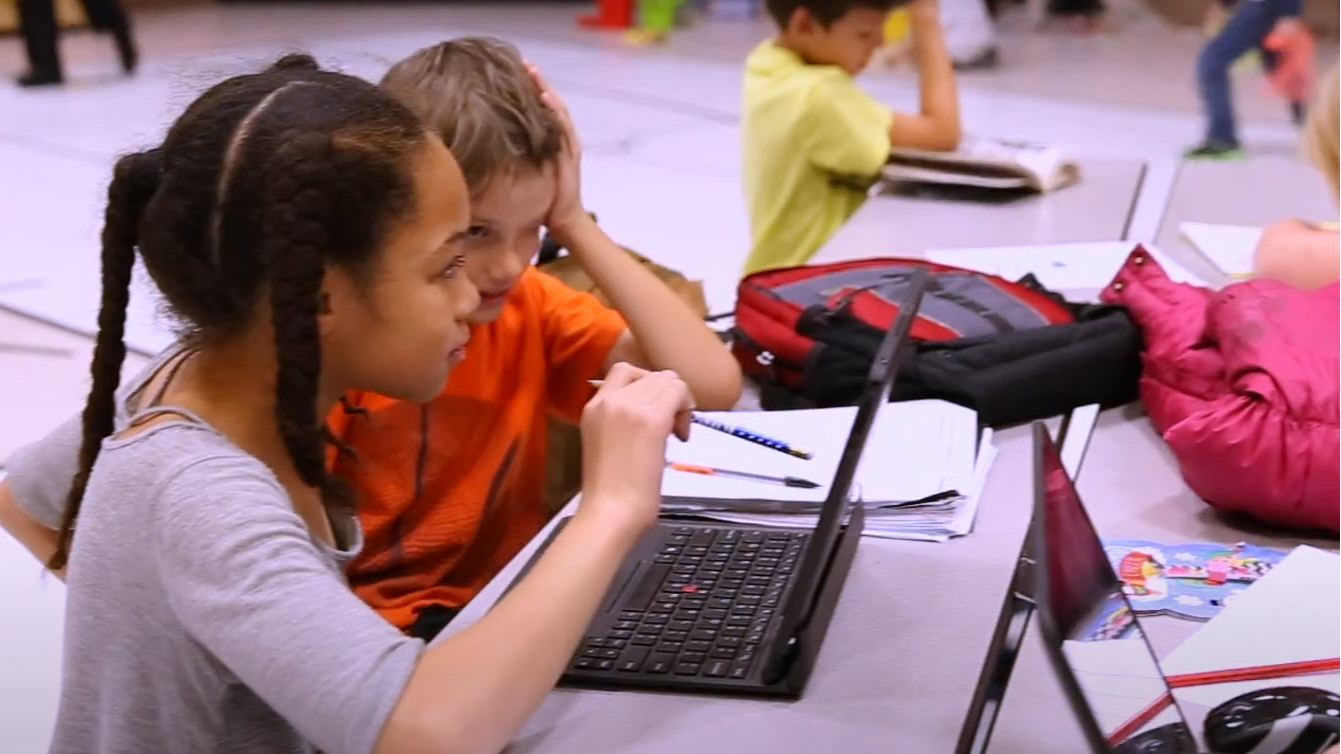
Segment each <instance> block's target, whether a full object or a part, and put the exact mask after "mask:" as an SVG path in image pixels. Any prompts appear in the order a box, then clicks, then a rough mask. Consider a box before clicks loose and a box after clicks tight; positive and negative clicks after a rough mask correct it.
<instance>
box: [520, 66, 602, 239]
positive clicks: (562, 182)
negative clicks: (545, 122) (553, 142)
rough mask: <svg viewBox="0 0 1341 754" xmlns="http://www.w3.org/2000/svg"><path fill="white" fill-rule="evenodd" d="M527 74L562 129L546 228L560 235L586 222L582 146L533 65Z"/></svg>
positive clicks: (569, 119)
mask: <svg viewBox="0 0 1341 754" xmlns="http://www.w3.org/2000/svg"><path fill="white" fill-rule="evenodd" d="M526 71H527V73H530V74H531V79H532V80H534V81H535V85H536V86H537V87H539V89H540V99H541V100H542V101H543V102H544V103H545V104H546V105H547V106H548V107H549V108H550V109H551V110H553V111H554V114H555V115H557V116H558V117H559V123H560V124H562V126H563V152H562V153H560V155H559V160H558V163H557V164H556V165H555V170H554V178H555V181H556V182H557V184H558V186H557V188H556V190H555V192H554V204H553V205H552V206H551V207H550V209H549V217H547V218H545V225H546V226H548V227H549V229H550V231H551V232H557V233H559V234H562V232H563V229H564V228H566V227H569V226H571V225H572V224H573V223H574V222H579V221H582V220H586V219H588V215H587V211H586V210H585V209H583V208H582V178H581V165H582V142H580V141H579V140H578V138H577V129H576V128H575V127H574V126H573V117H572V115H571V114H569V112H568V105H566V104H564V101H563V98H561V97H560V96H559V94H558V93H557V92H555V91H554V88H553V87H551V86H550V85H549V82H547V81H545V77H544V76H542V75H540V69H539V68H537V67H535V65H534V64H531V63H527V64H526Z"/></svg>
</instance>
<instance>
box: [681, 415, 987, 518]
mask: <svg viewBox="0 0 1341 754" xmlns="http://www.w3.org/2000/svg"><path fill="white" fill-rule="evenodd" d="M856 412H857V409H856V408H855V407H844V408H829V409H814V410H808V411H766V412H733V413H721V414H706V415H705V416H707V417H709V418H712V419H715V420H717V421H720V422H723V423H726V424H731V425H735V426H739V427H742V428H745V429H748V430H750V431H751V432H754V433H756V434H760V435H765V436H768V437H771V438H774V439H777V440H781V441H784V442H787V443H789V444H792V445H797V446H803V447H805V448H806V449H807V450H809V451H810V452H812V453H813V454H814V457H813V458H812V459H810V460H804V459H801V458H796V457H793V456H789V455H786V454H784V453H781V452H778V451H776V450H772V449H770V448H766V447H763V446H760V445H755V444H753V443H749V442H746V441H744V440H741V439H738V438H736V437H732V436H730V435H726V434H723V433H720V432H716V431H714V430H711V429H707V428H705V427H699V426H696V427H694V432H693V436H692V438H691V439H690V441H689V442H688V443H685V444H682V445H677V444H676V443H672V444H671V447H670V448H669V449H668V450H667V453H666V457H667V459H668V460H670V461H674V462H680V463H688V464H694V465H700V466H712V467H716V468H721V469H727V470H732V471H746V472H750V473H755V474H767V475H770V476H777V477H786V476H792V477H798V478H801V479H807V480H810V481H813V482H816V483H818V484H819V485H820V486H819V487H818V488H817V489H797V488H791V487H784V486H781V485H776V484H770V483H766V482H755V481H748V480H738V479H731V478H727V477H722V476H702V475H698V474H689V473H683V472H676V471H667V472H666V476H665V481H664V482H663V485H662V493H663V496H664V497H665V498H666V499H665V502H664V503H663V507H664V508H665V510H666V511H668V512H684V513H697V514H700V515H703V516H707V517H711V518H715V519H718V520H724V521H734V522H740V523H749V524H755V523H757V524H760V525H768V526H788V527H795V528H812V527H814V525H815V522H816V520H817V511H818V510H819V507H820V505H821V504H822V503H823V502H824V500H825V499H826V498H827V497H828V493H829V487H830V485H831V483H832V481H833V478H834V474H835V472H836V471H837V468H838V462H839V460H840V458H841V457H842V455H843V450H844V447H845V445H846V443H847V438H848V434H849V433H850V431H851V429H852V422H853V419H854V418H855V417H856ZM995 455H996V451H995V448H993V447H992V445H991V432H990V431H985V432H983V433H982V437H981V438H980V437H979V432H978V417H977V414H976V413H975V412H974V411H972V410H970V409H966V408H963V407H961V406H956V405H954V404H951V403H947V402H945V401H911V402H904V403H891V404H888V405H886V406H884V407H882V408H881V411H880V414H879V415H878V417H877V418H876V421H875V424H874V426H873V427H872V428H871V432H870V436H869V438H868V440H867V443H866V447H865V452H864V453H863V455H862V462H861V465H860V467H859V469H858V472H857V477H856V483H855V484H854V486H853V489H852V492H851V496H852V498H853V499H858V500H861V501H862V503H863V504H864V506H865V507H866V511H867V518H866V531H865V533H866V534H868V535H871V536H879V537H889V538H902V539H925V540H934V541H944V540H946V539H949V538H950V537H955V536H962V535H964V534H967V533H968V532H970V531H971V530H972V529H973V520H974V518H975V516H976V513H977V505H978V497H979V493H980V491H981V488H982V484H983V482H984V481H985V479H986V475H987V470H988V469H989V468H990V466H991V462H992V460H993V459H994V458H995ZM778 502H781V503H785V505H779V504H778ZM779 509H781V510H783V511H786V512H784V513H776V512H775V511H777V510H779Z"/></svg>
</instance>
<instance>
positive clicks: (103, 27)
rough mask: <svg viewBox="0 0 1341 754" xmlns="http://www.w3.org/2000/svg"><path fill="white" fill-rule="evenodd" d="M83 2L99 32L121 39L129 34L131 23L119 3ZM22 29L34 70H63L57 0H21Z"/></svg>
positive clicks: (90, 20)
mask: <svg viewBox="0 0 1341 754" xmlns="http://www.w3.org/2000/svg"><path fill="white" fill-rule="evenodd" d="M80 3H81V4H82V5H83V6H84V13H85V15H87V16H88V22H89V25H90V26H92V27H93V29H94V30H95V31H106V32H111V33H113V34H116V35H117V36H118V37H121V36H123V35H126V34H128V29H129V22H128V21H127V19H126V11H125V10H124V9H123V8H122V7H121V3H120V2H119V0H80ZM19 27H20V28H21V29H22V30H23V44H24V47H25V48H26V49H27V51H28V64H29V65H30V66H32V68H33V70H40V71H59V70H60V68H61V59H60V52H59V50H57V48H56V6H55V0H19Z"/></svg>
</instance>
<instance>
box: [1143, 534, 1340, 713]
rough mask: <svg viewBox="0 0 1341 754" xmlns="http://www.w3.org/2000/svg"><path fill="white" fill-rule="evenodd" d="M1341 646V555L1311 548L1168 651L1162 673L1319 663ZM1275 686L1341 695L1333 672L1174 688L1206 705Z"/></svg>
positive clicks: (1298, 551)
mask: <svg viewBox="0 0 1341 754" xmlns="http://www.w3.org/2000/svg"><path fill="white" fill-rule="evenodd" d="M1338 644H1341V558H1338V556H1337V554H1336V553H1334V552H1327V551H1326V550H1319V549H1317V548H1316V547H1308V546H1303V547H1296V548H1295V549H1294V551H1293V552H1291V553H1290V554H1289V555H1288V556H1286V557H1285V559H1284V560H1282V561H1281V562H1280V565H1277V566H1276V567H1275V568H1273V569H1271V571H1270V572H1269V573H1268V574H1267V575H1265V576H1263V577H1262V578H1261V579H1259V580H1258V581H1257V582H1256V583H1254V584H1253V585H1252V586H1251V587H1249V588H1247V589H1245V590H1244V591H1243V593H1242V594H1240V595H1238V596H1237V597H1236V598H1235V599H1234V601H1232V602H1231V603H1229V604H1228V605H1227V606H1225V608H1224V609H1223V610H1221V611H1220V613H1219V614H1218V615H1216V616H1215V617H1214V618H1212V619H1211V620H1210V622H1208V623H1207V624H1206V625H1205V626H1203V627H1202V628H1201V630H1199V631H1197V632H1196V633H1195V634H1193V635H1192V636H1190V637H1189V638H1188V639H1187V640H1186V641H1184V642H1183V643H1182V644H1181V645H1179V646H1178V648H1177V649H1175V650H1173V652H1171V653H1169V656H1168V657H1167V658H1165V659H1164V660H1163V662H1162V663H1161V665H1162V666H1163V668H1164V673H1165V675H1182V674H1184V673H1202V672H1207V671H1213V670H1229V669H1232V668H1244V667H1254V666H1258V665H1275V664H1278V663H1287V662H1305V661H1308V660H1323V659H1329V658H1332V657H1336V656H1337V648H1338ZM1273 686H1312V687H1316V688H1322V689H1328V690H1330V691H1332V692H1333V693H1337V692H1338V691H1341V676H1339V675H1338V674H1337V673H1336V672H1330V673H1321V674H1318V675H1310V676H1295V677H1292V678H1278V679H1272V680H1265V681H1247V682H1241V683H1219V684H1214V685H1209V686H1194V687H1189V688H1182V689H1178V690H1177V691H1175V694H1176V696H1177V697H1178V698H1179V699H1180V700H1187V701H1190V702H1194V703H1196V704H1202V705H1205V706H1207V707H1214V706H1216V705H1218V704H1220V703H1221V702H1224V701H1227V700H1229V699H1232V698H1234V697H1236V696H1239V695H1240V694H1246V693H1248V692H1250V691H1255V690H1257V689H1265V688H1271V687H1273Z"/></svg>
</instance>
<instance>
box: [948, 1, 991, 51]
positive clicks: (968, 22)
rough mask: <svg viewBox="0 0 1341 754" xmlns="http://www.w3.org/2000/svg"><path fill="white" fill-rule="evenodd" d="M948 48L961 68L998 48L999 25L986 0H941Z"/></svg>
mask: <svg viewBox="0 0 1341 754" xmlns="http://www.w3.org/2000/svg"><path fill="white" fill-rule="evenodd" d="M940 4H941V28H942V29H943V30H944V32H945V48H946V51H947V52H949V53H950V59H951V60H952V61H954V63H955V66H956V67H958V68H963V67H966V66H968V67H976V66H974V65H973V64H974V63H976V62H977V61H978V60H979V59H981V58H983V57H984V56H985V55H986V54H987V53H988V52H989V51H995V50H996V27H995V26H994V25H993V24H992V18H991V16H990V15H989V14H988V12H987V3H986V2H984V0H940Z"/></svg>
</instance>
